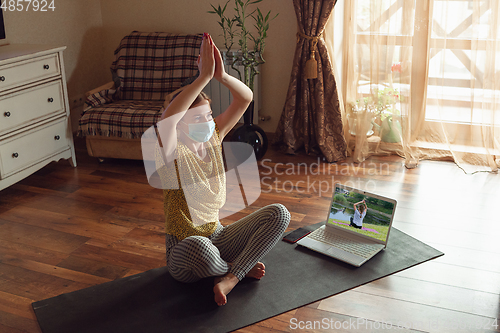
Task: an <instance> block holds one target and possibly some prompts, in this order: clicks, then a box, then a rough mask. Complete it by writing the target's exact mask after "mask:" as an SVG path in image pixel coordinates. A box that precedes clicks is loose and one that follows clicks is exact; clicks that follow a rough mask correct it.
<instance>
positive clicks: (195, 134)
mask: <svg viewBox="0 0 500 333" xmlns="http://www.w3.org/2000/svg"><path fill="white" fill-rule="evenodd" d="M194 109H197V110H195V112H196V113H200V114H205V113H209V112H210V106H209V105H208V104H203V105H201V106H198V107H196V108H192V109H191V110H190V111H192V110H194ZM181 122H182V123H184V124H186V125H187V126H188V129H189V131H188V133H186V132H185V131H184V130H182V131H183V132H184V133H185V134H186V135H187V136H188V137H189V138H190V139H191V140H193V141H196V142H207V141H208V140H210V138H211V137H212V135H213V133H214V130H215V122H214V121H213V120H210V121H207V122H202V123H190V124H187V123H186V122H184V121H182V120H181Z"/></svg>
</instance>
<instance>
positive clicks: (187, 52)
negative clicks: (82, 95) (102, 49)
mask: <svg viewBox="0 0 500 333" xmlns="http://www.w3.org/2000/svg"><path fill="white" fill-rule="evenodd" d="M202 37H203V35H202V34H196V35H181V34H170V33H163V32H138V31H134V32H132V33H131V34H130V35H128V36H125V37H124V38H123V39H122V41H121V42H120V46H119V47H118V48H117V49H116V51H115V60H114V61H113V63H112V65H111V72H112V75H113V81H114V87H113V88H111V89H104V90H102V91H98V92H96V93H93V94H91V95H89V96H88V97H87V99H86V101H85V109H84V111H83V113H82V116H81V118H80V120H79V126H78V132H77V134H78V135H79V136H87V138H88V137H89V136H99V137H115V138H121V139H139V138H140V137H141V136H142V134H143V133H144V132H145V131H146V130H147V129H148V128H149V127H150V126H152V125H153V124H156V123H157V122H158V121H159V119H160V116H161V112H160V109H161V107H162V105H163V101H164V98H165V96H166V95H167V94H169V93H171V92H172V91H174V90H176V89H177V88H179V87H180V86H181V83H182V82H183V81H185V80H186V79H187V78H189V77H192V76H194V75H195V74H196V73H197V71H198V67H197V64H196V60H197V58H198V54H199V48H200V45H201V41H202ZM87 148H89V146H88V140H87ZM89 154H90V149H89ZM92 156H94V155H92ZM98 157H99V156H98ZM105 157H113V156H105Z"/></svg>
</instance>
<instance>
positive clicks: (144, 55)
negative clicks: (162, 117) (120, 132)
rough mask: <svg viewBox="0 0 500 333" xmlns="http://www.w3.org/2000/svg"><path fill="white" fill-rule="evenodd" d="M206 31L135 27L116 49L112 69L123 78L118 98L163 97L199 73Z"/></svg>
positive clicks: (152, 98)
mask: <svg viewBox="0 0 500 333" xmlns="http://www.w3.org/2000/svg"><path fill="white" fill-rule="evenodd" d="M202 38H203V35H202V34H198V35H180V34H170V33H164V32H138V31H134V32H132V33H131V34H130V35H128V36H126V37H125V38H123V39H122V41H121V43H120V46H119V47H118V48H117V49H116V51H115V61H114V62H113V64H112V65H111V71H113V72H115V73H116V75H117V77H118V78H119V80H120V87H119V94H120V95H119V98H120V99H130V100H162V99H163V98H164V95H165V94H168V93H170V92H172V91H174V90H175V89H177V88H178V87H180V85H181V83H182V82H183V81H184V80H185V79H187V78H188V77H191V76H193V75H195V74H196V72H197V71H198V66H197V64H196V60H197V59H198V55H199V53H200V45H201V41H202Z"/></svg>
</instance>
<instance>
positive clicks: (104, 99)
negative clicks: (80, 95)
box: [85, 89, 116, 110]
mask: <svg viewBox="0 0 500 333" xmlns="http://www.w3.org/2000/svg"><path fill="white" fill-rule="evenodd" d="M115 95H116V89H105V90H101V91H99V92H97V93H95V94H92V95H89V96H88V97H87V98H86V99H85V110H88V109H90V108H93V107H96V106H99V105H103V104H107V103H111V102H113V101H114V100H115V99H116V98H115Z"/></svg>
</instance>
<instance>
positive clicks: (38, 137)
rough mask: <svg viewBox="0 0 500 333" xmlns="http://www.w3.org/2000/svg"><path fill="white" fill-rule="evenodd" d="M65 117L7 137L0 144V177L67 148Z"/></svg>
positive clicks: (66, 120)
mask: <svg viewBox="0 0 500 333" xmlns="http://www.w3.org/2000/svg"><path fill="white" fill-rule="evenodd" d="M67 122H68V119H67V118H66V117H63V118H60V119H58V120H56V121H54V122H51V123H49V124H46V125H43V126H40V127H39V128H36V129H33V130H31V131H30V132H29V133H28V134H25V133H21V134H19V135H16V136H15V137H13V138H10V139H7V140H5V141H4V143H2V144H1V145H0V164H1V167H0V178H2V179H3V178H5V177H8V176H9V175H11V174H13V173H15V172H17V171H20V170H22V169H24V168H27V167H29V166H31V165H33V164H35V163H37V162H39V161H41V160H43V159H46V158H49V157H50V156H51V155H54V154H56V153H58V152H61V151H63V150H65V149H66V148H68V149H69V142H68V139H67V137H66V126H67V125H66V124H67Z"/></svg>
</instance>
